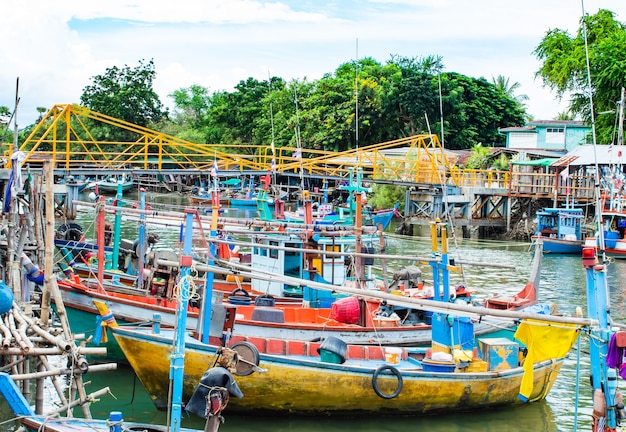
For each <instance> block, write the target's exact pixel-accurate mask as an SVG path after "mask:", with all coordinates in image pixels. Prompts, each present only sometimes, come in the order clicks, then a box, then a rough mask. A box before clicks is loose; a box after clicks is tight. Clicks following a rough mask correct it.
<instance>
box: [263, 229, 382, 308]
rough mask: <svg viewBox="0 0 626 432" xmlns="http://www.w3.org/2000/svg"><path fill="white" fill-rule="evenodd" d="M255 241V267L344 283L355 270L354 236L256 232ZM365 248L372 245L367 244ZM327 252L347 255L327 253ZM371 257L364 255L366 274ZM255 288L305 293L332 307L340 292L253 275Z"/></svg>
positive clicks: (308, 299)
mask: <svg viewBox="0 0 626 432" xmlns="http://www.w3.org/2000/svg"><path fill="white" fill-rule="evenodd" d="M253 242H254V243H255V247H254V248H253V250H252V258H251V266H252V268H253V269H254V270H258V271H266V272H272V273H278V274H282V275H284V276H288V277H294V278H298V279H305V280H311V281H314V282H318V283H325V284H332V285H343V284H345V283H346V281H347V280H348V279H349V278H350V277H351V276H352V274H353V273H354V269H353V263H352V261H351V260H350V259H349V254H350V253H351V252H354V245H355V238H354V237H353V236H322V235H313V236H311V237H310V238H308V239H307V233H306V232H304V231H301V232H298V233H281V234H257V235H255V236H254V239H253ZM364 250H369V248H367V247H364ZM324 252H334V253H337V252H338V253H343V252H345V255H343V254H342V255H334V254H333V255H327V254H326V253H324ZM371 261H372V260H368V259H364V260H363V264H364V267H365V271H366V275H369V274H370V273H371V264H373V262H371ZM252 289H253V290H257V291H260V292H265V293H267V294H271V295H273V296H288V297H289V296H291V297H303V299H304V301H305V302H306V303H307V304H308V305H309V306H311V307H330V305H331V304H332V303H333V302H334V301H335V299H336V298H337V296H335V295H333V294H332V292H330V291H325V290H318V289H313V288H309V287H302V286H296V285H291V284H290V283H288V282H285V281H283V280H272V281H265V280H259V279H256V278H253V279H252Z"/></svg>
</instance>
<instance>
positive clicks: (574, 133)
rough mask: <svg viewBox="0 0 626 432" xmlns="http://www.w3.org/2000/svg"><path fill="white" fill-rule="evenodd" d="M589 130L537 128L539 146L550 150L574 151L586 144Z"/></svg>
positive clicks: (561, 127) (564, 127) (559, 127)
mask: <svg viewBox="0 0 626 432" xmlns="http://www.w3.org/2000/svg"><path fill="white" fill-rule="evenodd" d="M588 132H589V129H588V128H580V127H567V126H558V125H551V126H545V127H544V126H537V145H538V146H539V148H543V149H548V150H562V149H565V150H568V151H569V150H572V149H574V148H575V147H578V146H579V145H582V144H584V143H585V137H586V135H587V133H588Z"/></svg>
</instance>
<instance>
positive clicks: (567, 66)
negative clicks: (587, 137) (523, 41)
mask: <svg viewBox="0 0 626 432" xmlns="http://www.w3.org/2000/svg"><path fill="white" fill-rule="evenodd" d="M583 24H585V26H583ZM585 28H586V34H587V45H588V50H589V65H590V74H589V75H590V76H589V77H588V74H587V57H586V49H585ZM534 54H535V55H536V57H537V58H538V59H539V60H540V61H542V65H541V67H540V68H539V70H538V71H537V72H536V76H538V77H540V78H541V79H542V80H543V84H544V86H547V87H548V88H550V89H551V90H554V91H556V93H557V96H558V97H560V98H562V97H563V96H565V95H566V94H567V93H570V94H571V100H570V107H569V110H570V111H571V113H572V114H574V115H580V116H581V117H582V118H583V119H584V120H586V121H588V122H589V121H590V119H591V110H590V106H591V105H590V103H589V94H591V95H592V96H593V105H594V110H595V111H596V112H595V113H594V115H595V118H596V132H597V138H598V141H599V142H600V143H609V142H610V141H611V137H612V136H613V128H614V124H615V123H614V121H613V119H612V118H610V116H606V115H598V113H600V112H604V111H610V110H613V109H615V103H616V102H617V101H619V99H620V98H621V96H620V95H621V88H622V86H624V83H625V82H626V26H625V25H624V24H623V23H621V22H619V21H616V20H615V17H614V14H613V12H611V11H608V10H606V9H600V10H599V11H598V13H597V14H595V15H591V16H589V15H586V16H585V17H583V19H581V25H580V28H579V30H578V33H577V34H576V36H571V35H570V34H569V33H568V32H567V31H564V30H560V29H551V30H549V31H548V32H547V33H546V35H545V36H544V38H543V39H542V40H541V42H540V43H539V45H538V46H537V48H536V49H535V51H534ZM589 78H590V81H591V89H589V88H588V81H589Z"/></svg>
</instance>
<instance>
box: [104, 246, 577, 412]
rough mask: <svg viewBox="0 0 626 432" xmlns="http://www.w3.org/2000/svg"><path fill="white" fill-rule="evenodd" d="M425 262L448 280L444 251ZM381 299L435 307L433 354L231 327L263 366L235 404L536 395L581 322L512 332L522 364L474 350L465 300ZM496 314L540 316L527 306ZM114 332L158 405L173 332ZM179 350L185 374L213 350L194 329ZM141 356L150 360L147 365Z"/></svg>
mask: <svg viewBox="0 0 626 432" xmlns="http://www.w3.org/2000/svg"><path fill="white" fill-rule="evenodd" d="M432 265H433V272H434V274H436V275H438V276H436V280H439V278H441V279H445V276H444V272H445V269H447V268H448V266H449V262H448V260H447V254H442V256H441V260H435V261H433V262H432ZM439 288H443V290H444V291H445V290H447V288H446V287H445V285H444V286H440V285H439V282H437V283H435V295H434V298H435V299H441V298H447V295H446V294H444V296H443V297H440V296H439V295H438V294H439ZM337 290H339V291H344V292H351V293H354V292H356V291H358V290H357V289H354V290H350V289H349V288H337ZM363 295H364V296H365V295H367V294H366V293H363ZM372 295H374V294H373V293H372ZM378 296H382V297H384V298H386V299H388V301H389V302H390V303H394V302H400V303H403V302H404V303H409V304H411V305H414V306H415V307H423V308H426V309H428V310H431V311H434V312H433V315H432V320H433V321H432V324H433V332H432V345H431V350H432V351H431V353H428V350H425V349H424V350H419V349H411V348H398V347H380V346H378V345H361V346H354V345H350V344H346V342H345V341H343V340H342V339H341V338H338V337H327V338H326V339H324V340H323V341H321V342H310V341H294V340H289V339H275V338H260V337H256V338H253V337H249V338H244V339H243V340H242V339H241V338H240V337H238V336H237V331H236V327H235V328H234V332H233V337H232V338H231V339H230V341H229V343H230V344H231V345H230V346H231V347H233V348H234V347H236V346H237V347H242V346H243V347H246V349H247V351H248V354H249V356H248V357H247V360H248V361H252V362H253V363H254V364H256V365H257V366H258V367H259V368H261V369H263V370H266V371H267V372H266V373H264V374H255V375H249V376H248V375H245V374H243V376H240V377H239V378H238V384H239V386H240V387H241V389H242V391H243V392H244V394H245V395H246V398H245V399H244V400H241V401H233V404H232V409H233V410H234V411H239V412H244V413H261V414H274V415H280V414H286V413H289V414H290V415H317V414H324V415H336V416H344V415H348V416H353V415H361V414H368V415H379V416H385V415H423V414H434V413H442V412H449V410H450V409H451V407H452V408H454V409H455V410H457V411H459V410H468V411H469V410H476V409H487V408H495V407H501V406H505V405H515V404H519V403H522V401H536V400H541V399H543V398H545V397H546V395H547V394H548V392H549V391H550V388H551V386H552V384H553V382H554V380H555V379H556V376H557V375H558V372H559V369H560V366H561V364H562V360H563V357H564V356H565V354H566V353H567V352H568V351H569V349H570V347H571V344H572V343H573V342H574V340H575V338H576V337H577V335H578V328H577V327H576V326H575V325H574V324H572V323H571V322H570V319H568V318H561V317H552V318H551V320H553V321H558V322H563V323H564V324H563V325H561V326H559V328H558V329H557V328H555V326H552V327H550V326H546V325H545V322H544V321H539V322H534V323H531V322H527V323H526V324H523V325H522V326H520V328H523V329H524V330H523V331H520V330H519V329H518V332H520V333H519V338H520V339H523V340H525V341H526V344H527V346H528V352H527V354H526V359H525V362H524V366H522V365H521V362H523V361H524V353H525V350H524V349H522V348H523V346H522V345H520V344H519V343H518V342H515V341H512V340H510V339H503V338H488V337H485V338H481V339H480V340H479V342H478V346H476V347H475V346H474V337H473V329H474V325H473V322H472V321H471V320H469V319H467V318H466V317H461V316H458V315H457V314H455V312H451V311H456V312H459V311H461V310H463V311H466V312H467V310H466V309H471V307H470V306H462V305H455V304H451V303H449V302H448V301H444V300H439V301H431V300H419V299H402V298H401V297H400V296H396V298H397V300H396V299H394V298H393V297H394V295H392V294H385V293H380V294H378ZM418 305H419V306H418ZM442 311H445V312H442ZM475 312H476V313H478V314H480V315H481V316H484V315H485V314H486V313H487V312H486V309H482V308H481V310H478V309H476V310H475ZM493 313H494V314H496V315H500V316H502V315H504V316H509V315H511V316H516V317H517V318H534V319H538V320H541V318H542V316H541V315H537V314H532V313H525V312H519V313H515V312H512V311H497V310H494V311H493ZM535 326H536V327H537V328H540V329H542V330H544V329H546V328H549V330H550V336H549V337H548V335H545V334H544V336H543V338H544V339H545V340H548V341H549V343H550V344H554V346H553V347H552V350H551V351H550V353H551V355H550V356H549V358H542V355H543V354H535V351H534V350H535V349H537V351H539V352H541V351H540V349H539V347H538V345H536V344H532V343H530V342H531V341H530V339H529V336H528V335H529V334H532V330H531V329H530V328H533V327H535ZM528 327H530V328H528ZM111 331H112V332H113V334H114V337H115V338H116V340H117V341H118V343H119V345H120V347H121V349H122V350H123V351H124V354H125V355H126V357H127V359H128V361H129V363H130V364H131V366H132V367H133V369H134V370H135V373H136V374H137V376H138V377H139V379H140V381H141V382H142V384H143V385H144V387H145V388H146V390H147V391H148V393H149V394H150V396H151V398H152V400H153V402H154V403H155V405H156V406H157V408H163V406H164V405H163V404H164V402H165V401H166V400H167V394H168V373H169V369H168V367H167V361H166V360H167V359H168V358H169V356H170V354H169V347H170V346H171V334H170V332H171V331H170V330H166V329H164V328H162V327H159V328H152V329H138V328H130V327H114V328H112V329H111ZM537 343H539V342H537ZM555 346H556V349H555ZM186 347H187V350H186V353H185V359H186V369H185V371H186V374H187V376H189V377H193V376H195V375H196V374H197V373H199V371H200V369H202V367H201V365H205V364H207V362H210V361H211V359H212V358H214V356H215V355H216V353H217V352H218V350H219V349H220V347H219V346H212V345H209V344H206V343H201V342H199V341H197V340H194V338H193V337H192V335H188V339H187V341H186ZM474 348H477V349H476V350H474ZM478 351H480V355H478ZM503 353H506V354H503ZM145 358H150V359H151V361H150V362H145V361H144V360H143V359H145ZM194 371H196V372H194Z"/></svg>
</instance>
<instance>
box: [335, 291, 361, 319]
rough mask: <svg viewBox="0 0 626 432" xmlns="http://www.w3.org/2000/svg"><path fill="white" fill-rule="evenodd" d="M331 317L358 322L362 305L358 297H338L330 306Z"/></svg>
mask: <svg viewBox="0 0 626 432" xmlns="http://www.w3.org/2000/svg"><path fill="white" fill-rule="evenodd" d="M330 317H331V318H332V319H335V320H337V321H339V322H342V323H346V324H356V323H358V322H359V318H360V317H361V306H360V304H359V299H358V298H356V297H344V298H340V299H337V300H336V301H335V302H334V303H333V304H332V305H331V307H330Z"/></svg>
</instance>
